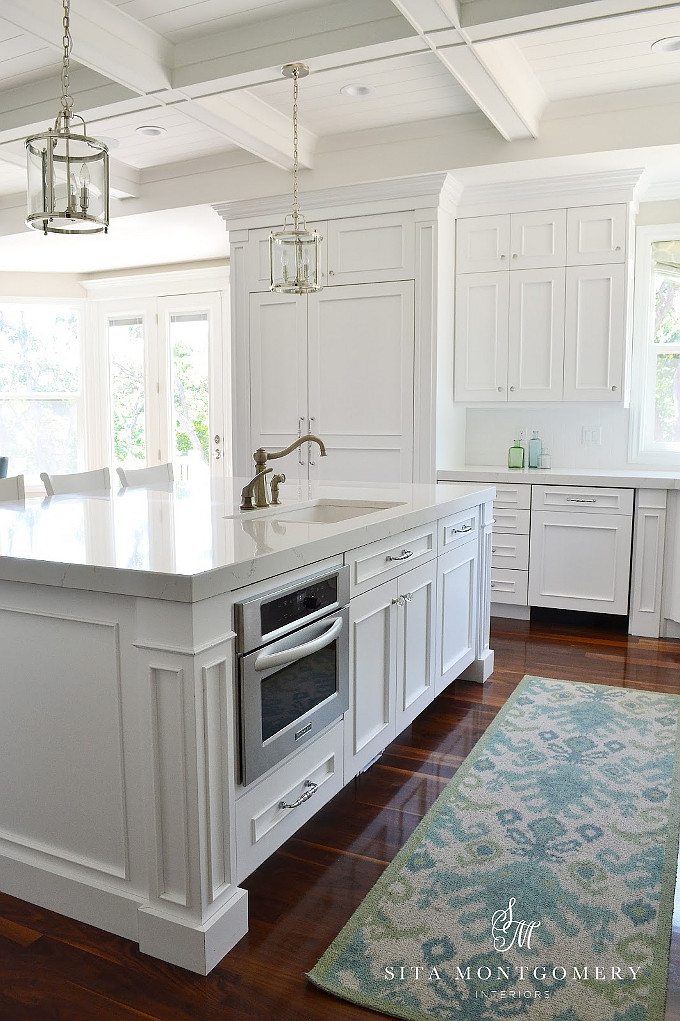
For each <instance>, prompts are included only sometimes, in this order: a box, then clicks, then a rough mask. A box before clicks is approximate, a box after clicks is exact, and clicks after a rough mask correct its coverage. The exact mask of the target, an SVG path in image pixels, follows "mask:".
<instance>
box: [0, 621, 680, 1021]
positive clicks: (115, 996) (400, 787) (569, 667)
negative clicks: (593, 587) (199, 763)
mask: <svg viewBox="0 0 680 1021" xmlns="http://www.w3.org/2000/svg"><path fill="white" fill-rule="evenodd" d="M493 623H494V626H493V630H492V643H491V644H492V647H493V648H494V649H495V652H496V668H495V671H494V673H493V676H492V677H491V678H490V680H489V681H488V682H487V683H486V684H485V685H483V686H481V685H476V684H472V683H469V682H457V683H456V684H455V685H452V688H451V689H450V690H449V691H447V692H446V693H444V694H443V695H441V696H440V697H439V698H438V699H436V701H435V702H434V703H433V704H432V705H431V706H430V707H429V709H428V710H426V712H424V713H423V714H422V716H421V717H420V718H419V719H418V720H417V721H416V722H415V723H414V724H413V725H412V726H411V727H409V728H408V730H406V731H405V732H404V734H402V735H401V736H400V737H399V738H398V739H397V740H396V741H395V742H394V743H393V744H392V745H390V747H389V748H388V749H387V750H386V751H385V754H384V755H383V757H382V759H380V760H379V762H377V763H376V764H375V765H374V766H373V767H372V768H371V769H370V770H369V771H368V772H367V773H365V774H364V775H363V776H361V777H359V778H358V779H357V780H355V781H353V782H352V783H351V784H349V785H348V787H346V788H345V790H343V791H342V792H341V793H340V794H339V795H338V796H337V797H336V798H334V799H333V801H332V802H331V803H330V804H329V805H327V806H326V807H325V808H323V809H322V810H321V811H320V812H318V813H317V815H316V816H315V817H314V818H313V819H312V820H311V821H310V822H309V823H307V825H306V826H305V827H303V829H301V830H300V831H299V832H298V834H297V835H296V836H295V837H293V838H292V839H291V840H289V841H288V842H287V843H286V844H285V845H284V846H283V847H282V848H281V849H280V851H279V852H278V853H277V854H275V855H274V856H273V857H272V858H271V859H270V860H269V861H268V862H266V863H265V864H264V865H263V866H262V867H261V868H259V869H258V870H257V872H255V873H254V874H253V875H252V876H250V878H249V879H248V880H247V881H246V882H245V883H244V884H243V885H244V886H246V887H247V889H248V891H249V915H250V931H249V933H248V935H247V936H245V937H244V939H243V940H241V942H240V943H239V944H238V945H237V946H236V947H235V948H234V950H233V951H232V952H231V953H230V954H229V955H228V956H227V957H226V958H225V959H224V961H223V962H222V963H221V964H220V965H218V967H217V968H216V969H215V970H214V971H213V972H212V973H211V974H210V975H209V976H208V977H207V978H201V977H200V976H198V975H193V974H191V973H190V972H187V971H184V970H183V969H181V968H176V967H173V966H172V965H167V964H163V963H162V962H160V961H156V960H154V959H152V958H150V957H146V956H145V955H143V954H140V953H139V951H138V950H137V948H136V945H135V944H133V943H130V942H129V941H127V940H124V939H121V938H119V937H117V936H111V935H108V934H106V933H102V932H100V931H99V930H97V929H94V928H92V927H90V926H87V925H82V924H80V923H78V922H74V921H71V920H70V919H68V918H65V917H63V916H61V915H57V914H54V913H53V912H50V911H45V910H42V909H41V908H36V907H33V906H31V905H30V904H25V903H23V902H21V901H18V900H16V899H14V898H12V897H8V896H5V895H3V894H0V1021H52V1019H54V1021H95V1019H97V1021H114V1019H115V1021H119V1019H120V1021H133V1019H136V1021H140V1019H152V1021H213V1019H215V1021H217V1019H220V1021H225V1019H234V1021H240V1019H243V1021H246V1019H248V1021H250V1019H253V1018H254V1019H257V1021H259V1019H271V1021H331V1019H332V1021H360V1019H366V1021H369V1019H374V1018H375V1017H376V1016H377V1015H376V1014H374V1013H372V1012H371V1011H367V1010H363V1009H361V1008H358V1007H354V1006H352V1005H350V1004H347V1003H344V1002H343V1001H341V1000H337V999H335V998H334V997H332V996H329V995H328V994H326V993H323V992H321V991H320V990H318V989H316V988H315V987H314V986H312V985H310V984H309V983H308V982H307V981H306V979H305V978H304V972H305V971H307V970H309V969H310V968H311V967H312V966H313V965H314V964H315V963H316V961H317V959H318V958H319V957H320V955H321V954H322V953H323V951H324V950H325V949H326V947H327V945H328V944H329V943H330V942H331V940H332V939H333V938H334V936H336V935H337V933H338V931H339V930H340V929H341V927H342V926H343V924H344V923H345V922H346V921H347V919H348V918H349V916H350V915H351V913H352V912H353V911H354V909H355V908H356V907H357V905H358V904H359V903H360V902H361V900H362V899H363V897H364V896H365V894H366V893H367V892H368V891H369V890H370V888H371V887H372V885H373V884H374V883H375V881H376V880H377V879H378V877H379V876H380V874H381V872H382V871H383V869H384V868H385V866H386V865H387V863H388V862H389V861H390V860H391V859H392V858H393V856H394V855H395V854H396V852H397V851H398V850H399V848H400V847H401V846H402V844H403V843H404V841H405V840H406V839H407V837H408V836H409V835H410V833H411V832H412V831H413V829H414V828H415V827H416V825H417V824H418V822H419V820H420V819H421V818H422V816H423V814H424V813H425V812H426V811H427V809H428V808H429V807H430V805H431V804H432V802H433V801H434V799H435V798H436V797H437V795H438V794H439V793H440V791H441V790H442V789H443V787H444V786H445V784H446V783H447V781H448V780H450V778H451V777H452V776H453V774H454V773H455V771H456V769H457V767H458V766H459V765H460V763H461V762H462V760H463V759H464V758H465V756H466V755H467V754H468V752H469V751H470V749H471V748H472V747H473V745H474V744H475V743H476V741H477V740H478V739H479V737H480V736H481V735H482V733H483V732H484V730H485V728H486V727H487V726H488V725H489V723H490V722H491V720H492V719H493V718H494V716H495V715H496V713H497V712H498V710H499V709H500V707H501V706H502V705H503V703H504V702H505V700H506V699H507V698H508V696H509V695H510V694H511V693H512V691H513V690H514V688H515V686H516V685H517V683H518V682H519V681H520V680H521V678H522V676H523V675H524V674H525V673H529V674H539V675H543V676H546V677H561V678H569V679H572V680H584V681H590V682H594V683H602V684H614V685H623V686H629V687H635V688H645V689H649V690H652V691H666V692H673V693H675V694H680V641H655V640H652V639H645V638H630V637H629V636H628V635H627V634H625V633H623V632H622V631H621V630H617V629H616V628H615V627H613V626H612V625H611V623H609V622H608V623H606V624H605V625H604V626H603V625H602V623H600V624H599V625H597V626H593V627H588V628H586V627H584V626H583V624H582V623H581V622H579V623H578V624H573V623H565V621H564V620H561V621H560V622H556V621H554V620H553V621H552V622H547V621H543V622H536V621H534V622H532V623H531V625H529V624H528V623H521V622H515V621H500V620H495V621H494V622H493ZM666 1021H680V904H679V905H678V908H677V909H676V917H675V920H674V930H673V941H672V946H671V966H670V971H669V992H668V1002H667V1008H666Z"/></svg>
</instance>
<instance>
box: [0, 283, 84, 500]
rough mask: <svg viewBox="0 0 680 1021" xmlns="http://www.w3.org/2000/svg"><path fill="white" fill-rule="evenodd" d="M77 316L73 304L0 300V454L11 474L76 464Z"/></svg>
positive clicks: (79, 416)
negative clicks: (7, 464)
mask: <svg viewBox="0 0 680 1021" xmlns="http://www.w3.org/2000/svg"><path fill="white" fill-rule="evenodd" d="M80 318H81V317H80V307H79V306H75V305H73V304H57V303H54V302H52V303H46V302H45V303H41V302H30V303H27V302H23V303H22V302H16V301H7V300H3V301H2V302H0V447H1V448H2V450H1V451H0V452H1V453H2V454H3V455H6V456H7V457H9V473H10V474H11V475H17V474H20V473H24V474H26V475H27V476H28V477H29V480H30V479H31V477H33V479H34V480H37V476H38V474H39V473H40V472H41V471H48V472H57V473H60V472H74V471H78V469H79V467H80V464H81V450H82V442H81V441H82V432H83V406H82V393H83V386H82V357H81V336H80Z"/></svg>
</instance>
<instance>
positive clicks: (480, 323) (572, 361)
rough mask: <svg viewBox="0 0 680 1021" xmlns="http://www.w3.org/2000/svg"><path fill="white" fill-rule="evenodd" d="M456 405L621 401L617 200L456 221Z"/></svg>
mask: <svg viewBox="0 0 680 1021" xmlns="http://www.w3.org/2000/svg"><path fill="white" fill-rule="evenodd" d="M456 229H457V246H456V356H455V380H456V382H455V394H456V399H457V400H460V401H465V402H473V401H493V402H498V401H563V400H564V401H606V402H609V401H622V400H623V399H624V378H625V356H626V343H627V336H626V326H625V321H626V304H627V300H628V297H629V295H627V293H626V292H627V290H628V291H629V290H630V289H629V288H627V274H628V272H629V266H630V258H629V255H628V244H627V238H628V235H629V232H630V209H629V206H628V205H627V204H626V203H624V202H621V203H613V204H598V205H584V206H573V207H569V208H564V209H541V210H532V211H528V212H524V211H519V212H511V213H501V214H495V215H489V216H470V217H461V218H460V219H459V220H458V222H457V225H456Z"/></svg>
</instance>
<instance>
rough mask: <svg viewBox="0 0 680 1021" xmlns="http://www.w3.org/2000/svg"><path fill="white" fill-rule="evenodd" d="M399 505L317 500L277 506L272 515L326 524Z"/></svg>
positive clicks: (291, 519) (309, 522) (306, 522)
mask: <svg viewBox="0 0 680 1021" xmlns="http://www.w3.org/2000/svg"><path fill="white" fill-rule="evenodd" d="M400 506H401V504H399V503H384V502H371V503H369V502H366V503H361V502H359V501H354V500H346V501H344V500H338V501H334V500H317V502H316V503H314V504H312V505H311V506H310V507H297V508H294V507H292V508H291V509H290V510H283V509H280V508H278V507H277V508H276V511H275V513H274V514H273V517H274V518H275V519H276V520H277V521H302V522H304V523H305V524H320V525H326V524H332V523H334V522H336V521H346V520H347V519H348V518H358V517H360V516H361V515H362V514H375V512H376V511H381V510H389V508H390V507H400Z"/></svg>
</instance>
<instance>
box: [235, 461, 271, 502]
mask: <svg viewBox="0 0 680 1021" xmlns="http://www.w3.org/2000/svg"><path fill="white" fill-rule="evenodd" d="M273 470H274V469H273V468H265V469H264V471H262V472H258V473H257V475H255V476H254V477H253V478H252V479H251V480H250V482H248V483H247V484H246V485H245V486H244V487H243V489H242V490H241V506H240V508H239V509H240V510H242V511H244V510H254V509H255V504H254V503H253V499H254V495H253V491H254V489H255V486H256V485H257V483H258V481H259V480H260V479H261V478H262V476H263V475H268V474H269V472H271V471H273Z"/></svg>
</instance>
